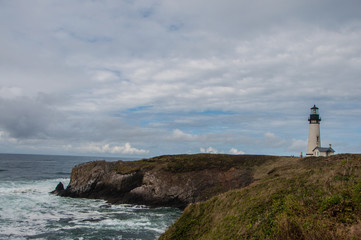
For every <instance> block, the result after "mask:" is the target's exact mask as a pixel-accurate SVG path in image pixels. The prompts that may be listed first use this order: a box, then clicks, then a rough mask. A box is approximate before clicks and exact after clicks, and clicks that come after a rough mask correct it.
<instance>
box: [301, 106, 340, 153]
mask: <svg viewBox="0 0 361 240" xmlns="http://www.w3.org/2000/svg"><path fill="white" fill-rule="evenodd" d="M308 121H309V123H310V125H309V131H308V144H307V153H306V156H307V157H309V156H315V157H321V156H323V157H327V156H331V155H333V154H334V153H335V150H333V149H332V147H331V144H330V146H329V147H328V148H325V147H321V133H320V122H321V118H320V115H319V113H318V107H316V105H313V107H312V108H311V114H310V117H309V118H308Z"/></svg>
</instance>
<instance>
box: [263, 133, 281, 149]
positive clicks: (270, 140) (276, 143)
mask: <svg viewBox="0 0 361 240" xmlns="http://www.w3.org/2000/svg"><path fill="white" fill-rule="evenodd" d="M264 144H265V145H266V146H267V147H281V146H283V145H285V144H286V141H285V140H284V139H282V138H280V137H279V136H277V135H276V134H274V133H271V132H266V133H265V134H264Z"/></svg>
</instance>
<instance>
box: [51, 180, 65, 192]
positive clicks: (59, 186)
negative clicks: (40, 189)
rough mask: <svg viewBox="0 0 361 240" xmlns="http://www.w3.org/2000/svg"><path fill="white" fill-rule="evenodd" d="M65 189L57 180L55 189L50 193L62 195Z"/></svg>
mask: <svg viewBox="0 0 361 240" xmlns="http://www.w3.org/2000/svg"><path fill="white" fill-rule="evenodd" d="M64 191H65V189H64V185H63V183H62V182H59V183H58V185H57V186H56V188H55V190H54V191H52V192H50V193H52V194H56V195H62V193H63V192H64Z"/></svg>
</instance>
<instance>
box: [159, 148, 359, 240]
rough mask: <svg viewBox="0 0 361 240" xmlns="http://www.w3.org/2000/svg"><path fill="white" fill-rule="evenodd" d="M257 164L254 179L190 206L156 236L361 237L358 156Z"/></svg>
mask: <svg viewBox="0 0 361 240" xmlns="http://www.w3.org/2000/svg"><path fill="white" fill-rule="evenodd" d="M255 158H256V157H255ZM256 159H258V158H256ZM230 161H231V160H230ZM258 163H259V164H258ZM258 163H252V162H248V163H244V165H245V166H246V165H247V164H250V166H252V164H253V165H254V167H255V169H256V170H255V175H257V177H258V178H259V180H258V181H257V182H255V183H253V184H252V185H251V186H248V187H246V188H244V189H237V190H232V191H229V192H227V193H224V194H221V195H218V196H215V197H213V198H211V199H209V200H208V201H205V202H201V203H196V204H191V205H189V206H188V207H187V208H186V209H185V211H184V213H183V215H182V216H181V217H180V218H179V219H178V220H177V221H176V223H175V224H174V225H172V226H171V227H170V228H169V229H168V231H167V232H166V233H165V234H163V235H162V236H161V237H160V239H179V240H180V239H182V240H186V239H360V236H361V156H360V155H347V154H345V155H336V156H332V157H327V158H305V159H299V158H288V159H287V158H286V159H285V158H278V159H276V160H274V161H264V162H262V161H261V160H259V162H258ZM257 164H258V165H257ZM182 169H184V168H182ZM186 169H188V167H187V168H186Z"/></svg>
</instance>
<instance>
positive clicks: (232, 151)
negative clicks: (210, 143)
mask: <svg viewBox="0 0 361 240" xmlns="http://www.w3.org/2000/svg"><path fill="white" fill-rule="evenodd" d="M229 153H230V154H245V152H243V151H241V150H237V149H236V148H231V149H230V150H229Z"/></svg>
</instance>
